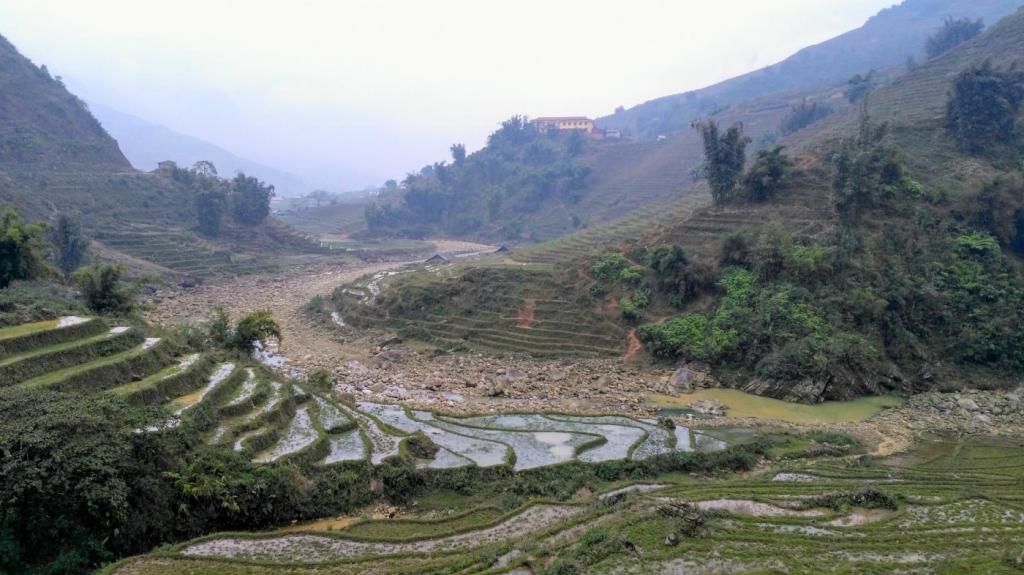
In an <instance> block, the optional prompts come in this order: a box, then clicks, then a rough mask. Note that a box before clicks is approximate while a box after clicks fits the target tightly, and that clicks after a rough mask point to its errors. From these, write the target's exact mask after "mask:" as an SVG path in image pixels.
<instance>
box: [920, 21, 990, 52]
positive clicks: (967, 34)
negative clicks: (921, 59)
mask: <svg viewBox="0 0 1024 575" xmlns="http://www.w3.org/2000/svg"><path fill="white" fill-rule="evenodd" d="M984 29H985V24H984V23H983V22H982V21H981V19H980V18H979V19H977V20H971V19H970V18H953V17H952V16H950V17H947V18H946V19H945V20H944V21H943V22H942V28H939V30H938V31H937V32H935V34H933V35H932V36H931V37H930V38H928V42H927V44H925V50H926V51H927V52H928V57H929V58H934V57H936V56H938V55H940V54H943V53H945V52H947V51H949V50H950V49H952V48H955V47H956V46H959V45H960V44H963V43H964V42H966V41H968V40H970V39H971V38H974V37H975V36H977V35H978V34H981V31H982V30H984Z"/></svg>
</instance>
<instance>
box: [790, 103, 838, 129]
mask: <svg viewBox="0 0 1024 575" xmlns="http://www.w3.org/2000/svg"><path fill="white" fill-rule="evenodd" d="M831 113H832V107H831V106H829V105H828V104H824V103H821V102H808V101H807V99H806V98H804V99H803V100H801V101H800V104H798V105H796V106H793V107H791V108H790V109H789V113H788V114H786V117H785V118H783V119H782V124H781V125H780V126H779V131H781V132H782V135H784V136H788V135H790V134H793V133H796V132H799V131H800V130H803V129H804V128H806V127H807V126H810V125H811V124H813V123H815V122H817V121H818V120H821V119H822V118H825V117H827V116H828V115H829V114H831Z"/></svg>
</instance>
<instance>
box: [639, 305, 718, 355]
mask: <svg viewBox="0 0 1024 575" xmlns="http://www.w3.org/2000/svg"><path fill="white" fill-rule="evenodd" d="M707 330H708V318H707V317H705V316H703V315H700V314H684V315H681V316H678V317H675V318H673V319H670V320H668V321H666V322H665V323H652V324H647V325H644V326H641V328H640V329H639V330H638V331H637V336H638V337H639V338H640V341H641V342H643V343H644V345H645V346H646V347H647V349H648V351H650V353H651V354H652V355H654V356H656V357H660V358H665V359H674V358H677V357H686V358H689V359H707V358H708V356H709V355H710V354H711V350H710V349H709V342H708V341H707V335H706V334H707Z"/></svg>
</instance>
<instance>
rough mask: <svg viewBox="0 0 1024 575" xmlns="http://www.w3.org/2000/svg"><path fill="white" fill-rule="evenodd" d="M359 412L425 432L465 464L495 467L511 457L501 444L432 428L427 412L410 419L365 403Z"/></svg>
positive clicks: (397, 409) (385, 407)
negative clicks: (462, 459) (459, 457)
mask: <svg viewBox="0 0 1024 575" xmlns="http://www.w3.org/2000/svg"><path fill="white" fill-rule="evenodd" d="M359 409H361V410H363V411H365V412H367V413H370V414H371V415H373V416H375V417H377V418H378V419H380V420H381V421H383V422H384V423H386V424H388V425H390V426H392V427H394V428H395V429H399V430H401V431H404V432H405V433H410V434H411V433H416V432H417V431H422V432H423V433H424V434H426V435H427V437H429V438H430V439H431V441H433V442H434V443H435V444H436V445H438V446H440V447H443V448H445V449H446V450H449V451H451V452H452V453H453V454H458V455H460V456H461V457H463V458H464V464H469V463H470V462H473V463H476V464H477V465H479V466H480V467H492V466H495V465H501V464H502V463H504V462H505V460H506V458H507V456H508V447H506V446H505V445H503V444H501V443H495V442H493V441H484V440H480V439H474V438H472V437H465V436H462V435H458V434H456V433H452V432H451V431H448V430H445V429H441V428H439V427H437V426H436V425H432V421H433V415H432V414H430V413H428V412H425V411H417V412H413V418H410V417H409V416H408V415H406V413H405V410H404V409H402V407H401V406H397V405H384V404H376V403H365V402H364V403H360V404H359ZM449 463H451V462H449Z"/></svg>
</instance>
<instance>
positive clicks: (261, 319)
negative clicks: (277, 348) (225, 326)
mask: <svg viewBox="0 0 1024 575" xmlns="http://www.w3.org/2000/svg"><path fill="white" fill-rule="evenodd" d="M270 338H274V339H277V340H278V341H280V340H281V326H279V325H278V324H277V322H276V321H274V318H273V315H272V313H271V312H270V310H260V311H254V312H252V313H250V314H249V315H247V316H245V317H243V318H242V319H241V320H239V321H238V325H236V326H235V334H234V337H233V338H232V339H233V342H234V347H235V348H236V349H238V350H240V351H243V352H246V353H248V352H250V351H252V349H253V347H254V346H255V345H256V344H257V343H259V344H260V345H261V346H265V345H266V343H267V341H268V340H269V339H270Z"/></svg>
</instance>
